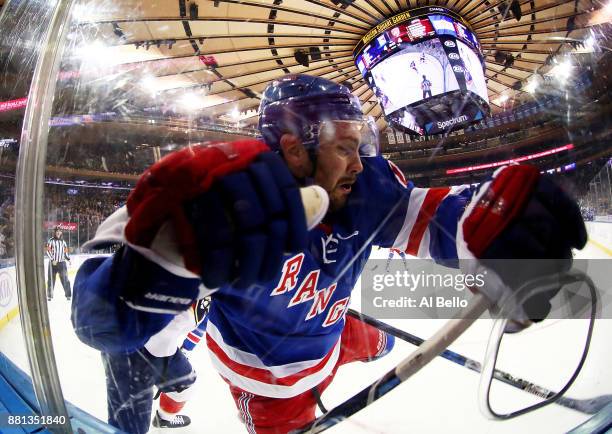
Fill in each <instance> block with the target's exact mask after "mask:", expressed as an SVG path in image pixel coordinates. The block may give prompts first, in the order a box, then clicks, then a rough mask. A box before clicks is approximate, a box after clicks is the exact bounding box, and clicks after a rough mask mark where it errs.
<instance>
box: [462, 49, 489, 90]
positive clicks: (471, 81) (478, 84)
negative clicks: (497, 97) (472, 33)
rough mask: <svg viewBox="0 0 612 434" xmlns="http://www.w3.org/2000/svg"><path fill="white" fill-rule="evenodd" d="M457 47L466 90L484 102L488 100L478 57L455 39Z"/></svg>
mask: <svg viewBox="0 0 612 434" xmlns="http://www.w3.org/2000/svg"><path fill="white" fill-rule="evenodd" d="M456 42H457V48H458V49H459V56H461V60H462V61H463V64H464V66H465V68H464V71H463V73H464V74H465V84H466V86H467V90H470V91H472V92H474V93H475V94H476V95H478V96H480V97H481V98H482V99H484V100H485V101H486V102H489V98H488V95H487V83H486V82H485V76H484V71H483V69H482V63H480V59H479V58H478V56H477V55H476V53H475V52H474V50H472V49H471V48H470V47H469V46H468V45H466V44H464V43H463V42H461V41H459V40H457V41H456Z"/></svg>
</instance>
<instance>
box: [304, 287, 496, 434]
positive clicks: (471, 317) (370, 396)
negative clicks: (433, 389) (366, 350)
mask: <svg viewBox="0 0 612 434" xmlns="http://www.w3.org/2000/svg"><path fill="white" fill-rule="evenodd" d="M489 304H490V303H489V300H487V298H486V297H485V296H484V295H482V294H476V295H474V297H473V298H472V300H471V302H470V305H469V306H468V307H466V308H464V309H462V310H461V312H460V313H459V315H458V316H457V317H456V318H454V319H451V320H450V321H448V322H447V323H446V324H445V325H444V326H443V327H442V328H441V329H440V330H438V331H437V332H436V334H434V335H433V336H432V337H431V338H429V339H428V340H427V341H425V342H423V344H422V345H420V346H419V347H418V348H417V349H416V350H415V351H414V352H413V353H412V354H411V355H410V356H408V357H407V358H406V359H404V360H402V361H401V362H400V363H399V364H398V365H397V366H396V367H395V368H394V369H392V370H391V371H389V372H387V373H386V374H385V375H383V376H382V377H381V378H380V379H378V380H377V381H375V382H374V383H372V384H371V385H370V386H368V387H366V388H365V389H363V390H362V391H360V392H359V393H357V394H356V395H354V396H353V397H351V398H349V399H347V400H346V401H344V402H343V403H342V404H340V405H338V406H337V407H334V408H333V409H331V410H330V411H329V412H327V413H325V414H324V415H323V416H320V417H318V418H317V419H315V420H314V421H313V422H312V423H310V424H309V425H307V426H306V427H304V428H301V429H300V430H298V431H296V432H297V433H319V432H323V431H325V430H326V429H328V428H331V427H332V426H334V425H336V424H337V423H339V422H341V421H343V420H344V419H347V418H348V417H350V416H352V415H353V414H355V413H357V412H358V411H359V410H362V409H363V408H365V407H367V406H368V405H370V404H371V403H372V402H374V401H376V400H377V399H378V398H380V397H381V396H383V395H385V394H387V393H388V392H389V391H391V390H393V389H394V388H395V387H397V386H398V385H399V384H401V383H403V382H404V381H406V380H407V379H408V378H410V377H411V376H412V375H414V374H415V373H416V372H418V371H419V370H420V369H421V368H422V367H423V366H425V365H427V364H428V363H429V362H430V361H431V360H433V359H434V358H435V357H436V356H437V355H438V354H440V353H441V352H443V351H444V350H445V349H446V347H448V346H449V345H450V344H451V343H453V342H454V341H455V340H456V339H457V338H458V337H459V336H461V334H463V332H464V331H465V330H467V329H468V328H469V327H470V326H471V325H472V324H473V322H474V321H475V320H476V318H479V317H480V315H482V313H483V312H484V311H485V310H486V309H487V308H488V307H489Z"/></svg>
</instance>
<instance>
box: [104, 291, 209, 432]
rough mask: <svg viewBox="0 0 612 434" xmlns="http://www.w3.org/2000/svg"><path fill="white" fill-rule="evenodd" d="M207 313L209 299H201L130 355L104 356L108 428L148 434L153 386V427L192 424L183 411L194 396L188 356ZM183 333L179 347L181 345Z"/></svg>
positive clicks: (197, 339) (110, 354) (192, 373)
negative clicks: (156, 398) (155, 394)
mask: <svg viewBox="0 0 612 434" xmlns="http://www.w3.org/2000/svg"><path fill="white" fill-rule="evenodd" d="M206 314H207V300H205V299H202V300H198V301H197V302H195V303H193V304H192V305H191V306H190V308H189V309H187V310H185V311H183V312H181V313H180V314H178V315H176V316H175V317H174V318H173V319H172V321H170V323H169V324H168V325H167V326H166V327H164V328H163V329H162V330H161V331H159V332H158V333H156V334H155V335H153V336H151V338H150V339H149V340H148V341H147V342H146V343H145V344H144V346H143V348H140V349H138V350H136V351H132V352H130V353H127V354H126V353H123V352H119V353H117V352H115V353H109V352H102V362H103V366H104V370H105V373H106V393H107V405H108V422H109V424H110V425H113V426H115V427H117V428H119V429H121V430H123V431H125V432H128V433H133V434H143V433H146V432H147V431H148V430H149V425H150V423H151V407H152V404H153V400H154V395H153V386H155V387H156V388H157V397H158V398H159V406H158V408H157V410H156V411H155V415H154V417H153V426H154V427H157V428H181V427H185V426H187V425H189V424H190V423H191V420H190V418H189V417H188V416H186V415H183V414H179V412H180V411H181V410H182V409H183V407H184V406H185V404H186V402H187V400H188V399H189V397H190V396H191V395H192V393H193V387H192V386H193V384H194V382H195V381H196V373H195V370H194V369H193V368H192V366H191V363H190V362H189V360H188V358H187V354H188V353H189V352H190V351H192V350H193V348H194V346H195V345H196V344H197V342H198V341H199V338H198V336H200V337H201V333H202V332H201V330H203V327H204V326H205V324H206ZM194 327H195V328H194ZM188 332H189V333H188ZM185 335H187V337H186V338H185V340H184V342H183V345H182V346H181V348H180V349H179V348H178V345H177V344H178V341H179V339H181V338H183V337H185Z"/></svg>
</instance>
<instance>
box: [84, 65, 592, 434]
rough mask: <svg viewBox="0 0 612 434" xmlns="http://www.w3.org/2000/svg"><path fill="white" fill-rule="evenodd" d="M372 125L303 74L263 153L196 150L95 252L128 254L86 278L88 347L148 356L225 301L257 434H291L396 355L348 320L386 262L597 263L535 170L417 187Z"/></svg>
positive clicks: (156, 182)
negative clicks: (365, 281)
mask: <svg viewBox="0 0 612 434" xmlns="http://www.w3.org/2000/svg"><path fill="white" fill-rule="evenodd" d="M368 125H369V124H368V123H367V122H364V119H363V115H362V113H361V107H360V104H359V101H358V99H357V98H356V97H354V96H353V95H352V94H351V93H350V91H349V90H348V89H347V88H346V87H344V86H341V85H338V84H336V83H333V82H331V81H328V80H325V79H323V78H320V77H312V76H307V75H290V76H286V77H283V78H281V79H279V80H276V81H274V82H273V83H272V84H271V85H270V86H269V87H268V88H267V89H266V90H265V92H264V94H263V98H262V102H261V106H260V123H259V127H260V131H261V132H262V135H263V138H264V140H265V144H264V143H261V142H257V141H238V142H234V143H225V144H219V145H213V146H207V147H192V148H187V149H183V150H181V151H178V152H176V153H174V154H172V155H170V156H168V157H166V158H164V159H163V160H161V161H159V162H158V163H156V164H155V165H153V166H152V167H151V168H150V169H149V170H148V171H147V172H146V173H145V174H144V175H143V176H142V177H141V179H140V180H139V182H138V184H137V186H136V187H135V189H134V191H133V192H132V193H131V195H130V197H129V199H128V203H127V206H126V207H124V208H122V209H120V210H118V211H117V212H115V213H114V214H113V215H112V216H111V217H109V219H107V221H105V222H104V224H103V225H102V226H101V227H100V229H99V231H98V233H97V235H96V240H95V242H98V243H99V242H104V241H105V242H118V241H121V242H123V243H124V247H123V248H122V249H121V251H120V252H118V253H116V254H115V255H114V257H112V258H108V259H103V258H97V259H92V260H89V261H87V262H85V263H84V265H83V266H82V267H81V269H80V270H79V273H78V274H77V277H76V284H75V303H73V324H74V327H75V330H76V332H77V335H78V336H79V338H80V339H81V340H82V341H83V342H85V343H87V344H89V345H91V346H93V347H95V348H99V349H102V350H103V351H106V352H130V351H134V349H136V348H139V347H140V346H142V343H143V342H144V341H146V340H147V339H148V337H150V336H151V335H152V334H154V333H156V332H158V331H159V330H160V329H162V328H163V327H165V326H166V324H168V322H170V321H171V320H172V318H173V317H174V315H176V314H177V313H178V312H181V311H182V310H184V309H186V308H187V307H188V306H189V305H190V304H191V302H192V301H193V300H194V299H196V298H198V297H202V296H203V294H212V302H211V308H210V313H209V319H208V325H207V329H206V341H207V345H208V348H209V351H210V355H211V358H212V362H213V364H214V366H215V367H216V368H217V369H218V371H219V372H220V374H221V375H222V376H223V378H224V379H225V380H226V381H227V382H228V384H229V386H230V390H231V392H232V395H233V396H234V398H235V401H236V405H237V406H238V408H239V410H240V412H241V414H242V416H243V419H244V423H245V425H246V427H247V430H248V431H249V432H257V433H286V432H288V431H291V430H293V429H296V428H299V427H301V426H304V425H305V424H307V423H309V422H310V421H312V420H313V418H314V417H315V406H316V402H317V397H318V395H319V394H320V393H322V392H323V390H324V389H325V388H326V387H327V386H328V385H329V383H330V382H331V381H332V379H333V377H334V375H335V373H336V371H337V369H338V367H339V366H340V365H342V364H344V363H348V362H351V361H356V360H362V361H367V360H371V359H373V358H376V357H379V356H381V355H383V354H385V353H386V352H388V351H389V349H390V348H391V346H392V341H391V340H388V339H387V338H388V337H387V336H386V334H384V333H381V332H379V331H378V330H377V329H375V328H373V327H370V326H366V325H365V324H363V323H361V322H359V321H355V320H353V319H352V318H351V317H346V316H345V312H346V309H347V307H348V304H349V300H350V294H351V290H352V289H353V287H354V285H355V283H356V281H357V279H358V278H359V275H360V273H361V271H362V269H363V266H364V265H365V262H366V260H367V258H368V256H369V254H370V251H371V247H372V245H379V246H382V247H389V248H396V249H400V250H401V251H404V252H406V253H408V254H411V255H418V256H420V257H432V258H434V259H435V260H436V261H439V262H443V263H452V262H456V260H457V258H458V252H459V256H460V257H466V258H477V259H479V260H486V259H488V258H492V257H493V258H516V257H524V258H540V257H545V258H564V259H565V261H563V264H562V266H563V267H567V266H568V262H567V260H568V259H570V258H571V249H572V248H573V247H577V248H581V247H583V246H584V244H585V242H586V231H585V228H584V223H583V222H582V219H581V217H580V211H579V209H578V207H577V206H576V204H575V203H574V202H573V201H572V200H571V199H569V198H568V197H567V196H566V194H565V193H564V192H563V191H562V190H561V189H560V188H559V187H557V186H556V185H554V184H553V183H552V182H551V181H550V180H549V179H548V178H545V177H542V176H540V174H539V171H538V170H537V169H536V168H534V167H530V166H518V165H517V166H511V167H506V168H502V169H499V170H497V171H496V172H495V174H494V175H493V177H492V179H491V180H489V181H487V182H486V183H483V184H482V186H481V189H480V190H479V191H478V192H477V193H476V194H474V195H472V193H471V192H470V190H469V189H468V188H455V187H453V188H431V189H426V188H416V187H414V186H413V185H412V184H411V183H409V182H407V181H406V179H405V178H404V176H403V174H402V172H401V171H400V170H399V169H398V168H397V167H396V166H395V165H393V164H392V163H390V162H388V161H387V160H385V159H384V158H382V157H380V156H377V155H376V152H375V150H376V146H375V145H374V143H373V142H372V141H371V140H366V137H367V136H369V135H368V134H367V132H368V131H369V129H368ZM311 184H316V185H318V186H320V187H322V188H323V189H324V190H325V191H326V192H327V194H328V196H329V211H328V212H327V214H326V215H325V217H324V220H323V222H322V223H321V224H319V225H317V226H316V227H314V228H312V229H311V230H310V231H309V232H307V227H306V223H305V221H304V210H303V208H302V204H301V202H300V196H299V192H298V189H297V186H298V185H311ZM313 188H316V187H313ZM561 234H562V236H561ZM493 266H494V264H493ZM494 271H496V272H500V273H501V274H502V279H503V278H504V277H503V273H502V271H503V270H500V269H494ZM549 271H551V270H537V271H536V272H537V273H539V272H549ZM515 277H516V276H515ZM520 277H521V279H527V278H530V277H533V276H530V275H529V274H528V273H527V272H525V273H523V275H522V276H520ZM485 289H487V288H484V289H483V292H485V294H486V295H487V296H488V297H491V299H492V300H493V301H495V300H497V297H498V294H496V293H495V292H486V291H485ZM503 290H504V291H511V288H510V287H508V288H506V287H504V288H503ZM547 296H551V297H552V294H547ZM546 301H547V300H543V301H542V303H540V304H542V305H545V304H546ZM538 313H539V314H540V315H543V316H545V314H546V307H545V306H543V308H542V310H540V311H539V312H538ZM526 315H527V313H525V315H522V316H521V317H520V318H518V319H519V320H520V321H522V323H523V324H524V325H525V326H526V325H528V324H529V319H530V318H529V316H526Z"/></svg>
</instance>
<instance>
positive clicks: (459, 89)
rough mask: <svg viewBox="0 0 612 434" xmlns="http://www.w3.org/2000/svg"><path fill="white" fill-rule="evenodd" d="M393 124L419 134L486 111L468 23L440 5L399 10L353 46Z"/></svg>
mask: <svg viewBox="0 0 612 434" xmlns="http://www.w3.org/2000/svg"><path fill="white" fill-rule="evenodd" d="M353 58H354V60H355V64H356V65H357V68H358V69H359V71H360V72H361V74H362V75H363V77H364V78H365V80H366V82H367V83H368V86H369V87H370V88H371V89H372V91H373V92H374V94H375V95H376V97H377V99H378V102H379V103H380V105H381V107H382V109H383V113H384V115H385V119H386V120H387V122H388V123H389V124H390V125H392V126H393V127H395V128H397V129H399V130H403V131H406V132H409V133H418V134H421V135H431V134H440V133H444V132H450V131H451V130H454V129H458V128H464V127H465V126H466V125H469V124H472V123H474V122H478V121H480V120H481V119H483V118H484V117H485V116H487V115H488V114H489V111H490V110H489V100H488V96H487V84H486V82H485V75H484V71H485V62H484V57H483V55H482V51H481V48H480V43H479V41H478V38H477V37H476V35H475V33H474V32H473V31H472V30H471V28H470V26H469V24H468V23H467V22H466V21H465V20H464V19H463V18H462V17H460V16H459V15H457V14H455V13H453V12H451V11H449V10H448V9H445V8H441V7H421V8H417V9H412V10H409V11H404V12H401V13H399V14H397V15H394V16H392V17H390V18H389V19H387V20H385V21H383V22H381V23H380V24H378V25H377V26H376V27H374V28H373V29H371V30H370V31H369V32H368V33H366V35H365V36H364V37H363V38H362V39H361V40H360V41H359V42H358V43H357V45H356V46H355V48H354V50H353Z"/></svg>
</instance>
